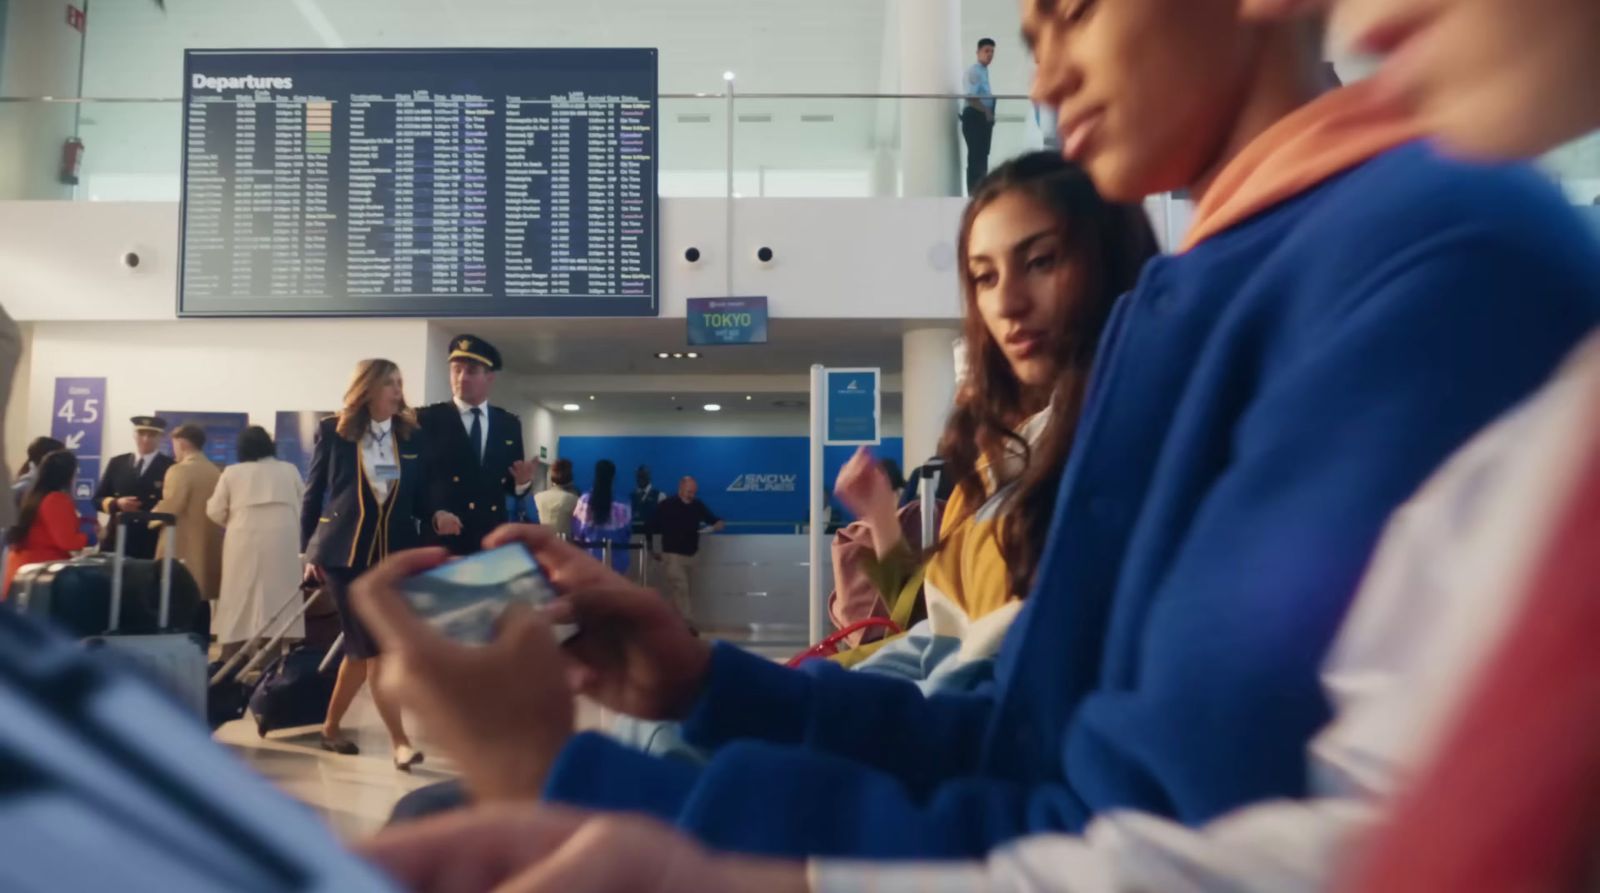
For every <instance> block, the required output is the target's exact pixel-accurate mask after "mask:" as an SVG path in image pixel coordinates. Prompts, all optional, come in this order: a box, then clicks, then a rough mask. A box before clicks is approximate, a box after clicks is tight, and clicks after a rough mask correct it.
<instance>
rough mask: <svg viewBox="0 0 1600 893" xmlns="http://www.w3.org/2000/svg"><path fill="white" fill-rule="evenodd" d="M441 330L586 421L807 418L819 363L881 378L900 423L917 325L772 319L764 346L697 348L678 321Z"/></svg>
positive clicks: (455, 324)
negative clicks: (483, 343)
mask: <svg viewBox="0 0 1600 893" xmlns="http://www.w3.org/2000/svg"><path fill="white" fill-rule="evenodd" d="M438 325H440V326H441V327H442V328H444V329H445V330H446V331H447V332H449V333H450V334H451V336H456V335H461V334H465V333H469V332H470V333H472V334H476V335H479V336H482V337H484V338H487V339H489V341H490V342H491V343H493V344H494V345H495V347H496V348H497V349H498V350H499V351H500V355H501V357H502V358H503V359H504V361H505V367H506V368H505V373H504V380H503V382H502V387H507V388H511V389H513V390H515V391H518V392H520V393H521V394H523V395H524V396H525V397H527V398H530V399H533V400H535V401H537V402H538V403H540V404H542V405H544V406H546V407H548V408H550V409H552V410H560V408H561V406H562V405H563V404H566V403H576V404H579V405H580V406H581V407H582V409H581V410H580V412H581V413H582V414H583V415H584V417H585V418H588V417H591V416H596V415H599V416H604V417H608V418H617V417H619V416H620V417H643V416H652V417H654V418H656V419H658V420H659V419H660V418H661V417H662V416H663V415H666V414H671V413H676V412H684V413H691V412H692V413H694V414H695V415H699V414H700V413H701V412H703V410H701V407H702V406H703V405H704V404H706V403H716V404H719V405H721V406H723V407H724V409H725V416H726V417H729V418H730V419H731V418H733V417H747V416H750V415H758V416H769V417H771V416H785V417H789V418H798V419H803V418H804V417H805V415H806V412H807V408H806V404H805V399H806V394H807V390H808V372H809V370H810V368H811V365H812V364H813V363H816V364H821V365H824V366H833V367H852V366H862V367H870V368H878V369H882V370H883V372H884V376H885V379H884V390H885V394H884V398H883V410H884V412H885V413H887V414H889V415H890V416H898V414H899V411H900V396H899V391H900V376H899V372H900V368H901V353H900V343H901V333H902V332H904V331H905V330H906V329H907V328H908V327H913V326H915V325H916V323H912V322H907V321H903V320H848V321H841V320H785V319H775V320H773V321H772V322H771V331H770V333H769V341H768V343H767V344H764V345H747V346H738V347H697V348H690V347H688V346H687V345H686V344H685V332H686V328H685V327H686V324H685V322H684V320H682V319H625V320H598V319H551V320H535V319H509V320H473V321H459V320H458V321H448V322H441V323H438ZM922 325H926V323H923V324H922ZM691 350H693V351H695V352H698V353H700V354H701V356H700V358H699V359H694V360H690V359H687V358H685V359H681V360H679V359H667V360H662V359H658V358H657V357H656V354H657V353H659V352H662V351H665V352H668V353H674V352H682V353H687V352H689V351H691ZM591 398H592V399H591ZM746 398H749V399H746Z"/></svg>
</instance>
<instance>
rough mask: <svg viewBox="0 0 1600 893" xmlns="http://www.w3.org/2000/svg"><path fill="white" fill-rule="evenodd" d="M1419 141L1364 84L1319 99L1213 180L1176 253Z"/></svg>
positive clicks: (1412, 125)
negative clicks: (1398, 148) (1340, 175)
mask: <svg viewBox="0 0 1600 893" xmlns="http://www.w3.org/2000/svg"><path fill="white" fill-rule="evenodd" d="M1421 135H1422V128H1421V127H1419V126H1417V124H1416V122H1415V121H1413V120H1411V119H1410V118H1409V117H1407V116H1405V115H1403V114H1401V113H1399V112H1397V111H1395V110H1393V109H1392V108H1391V107H1388V106H1384V105H1381V104H1379V103H1378V102H1377V101H1376V100H1375V98H1374V96H1373V89H1372V86H1371V84H1369V83H1359V84H1353V85H1351V86H1349V87H1341V88H1340V89H1338V90H1334V91H1332V92H1330V93H1325V94H1323V95H1322V96H1319V97H1317V98H1316V99H1314V100H1312V101H1311V102H1309V103H1307V104H1306V105H1304V106H1301V107H1300V108H1298V109H1296V110H1295V111H1294V112H1292V113H1290V114H1289V115H1288V116H1286V117H1285V118H1283V119H1282V120H1280V121H1278V122H1277V123H1276V124H1274V125H1272V126H1271V127H1269V128H1267V130H1266V131H1265V132H1264V133H1262V134H1261V135H1260V136H1258V137H1256V138H1255V140H1253V141H1252V142H1251V143H1250V144H1249V145H1248V146H1246V147H1245V148H1244V151H1242V152H1240V153H1239V154H1238V155H1237V156H1235V157H1234V159H1233V160H1232V161H1230V162H1228V164H1227V166H1225V167H1224V168H1223V169H1222V172H1221V173H1219V174H1217V178H1216V180H1215V182H1213V183H1212V184H1211V187H1210V188H1209V189H1207V190H1206V194H1205V197H1204V198H1202V199H1201V200H1200V203H1199V204H1198V205H1197V206H1196V207H1195V216H1194V223H1193V225H1191V226H1190V227H1189V234H1188V235H1187V236H1186V237H1184V240H1183V245H1182V247H1181V248H1179V253H1182V252H1185V251H1188V250H1189V249H1191V248H1193V247H1195V246H1196V245H1199V244H1200V243H1201V242H1204V241H1205V240H1206V239H1209V238H1211V237H1212V236H1215V235H1217V234H1218V233H1221V232H1223V231H1224V230H1227V229H1229V228H1231V227H1233V226H1235V225H1236V224H1239V223H1242V222H1243V221H1245V220H1247V219H1249V218H1250V217H1253V216H1255V215H1256V214H1259V213H1261V212H1262V211H1265V210H1267V209H1268V208H1271V207H1273V206H1275V205H1278V204H1281V203H1282V202H1285V201H1287V200H1289V199H1291V198H1293V197H1295V196H1297V195H1299V194H1300V193H1302V192H1305V191H1306V190H1307V189H1310V188H1312V187H1313V186H1316V185H1317V184H1318V183H1321V182H1322V181H1324V180H1326V179H1328V178H1329V177H1332V176H1334V175H1335V174H1339V173H1342V172H1344V171H1347V170H1349V169H1350V168H1352V167H1355V166H1356V165H1358V164H1361V163H1362V162H1365V161H1367V160H1368V159H1370V158H1373V157H1374V156H1376V155H1380V154H1382V153H1384V152H1387V151H1389V150H1390V149H1393V148H1395V147H1396V146H1399V145H1402V144H1404V143H1408V142H1411V141H1412V140H1414V139H1417V138H1418V137H1420V136H1421Z"/></svg>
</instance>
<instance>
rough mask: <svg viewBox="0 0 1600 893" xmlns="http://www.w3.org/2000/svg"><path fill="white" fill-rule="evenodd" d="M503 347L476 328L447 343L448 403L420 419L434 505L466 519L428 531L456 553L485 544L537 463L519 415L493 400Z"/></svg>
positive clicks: (524, 489)
mask: <svg viewBox="0 0 1600 893" xmlns="http://www.w3.org/2000/svg"><path fill="white" fill-rule="evenodd" d="M501 368H502V366H501V363H500V352H499V351H498V350H495V348H494V345H492V344H490V343H489V342H487V341H485V340H483V339H482V338H479V337H477V336H475V335H461V336H459V337H457V338H455V339H454V340H452V341H451V342H450V392H451V393H452V394H454V395H455V397H454V399H453V400H451V401H450V402H448V403H435V404H433V405H431V406H424V407H423V408H422V409H420V410H418V412H417V422H418V423H419V424H420V425H421V426H422V430H423V432H424V433H425V434H426V435H427V437H428V444H429V462H428V488H429V492H430V495H431V504H432V505H433V506H434V508H436V509H442V510H444V511H448V512H450V513H452V514H454V515H455V516H456V517H458V518H460V519H461V526H462V530H461V533H460V534H459V535H454V536H446V535H441V534H439V533H436V532H434V531H432V530H431V529H430V530H428V531H426V532H425V535H426V537H427V539H428V541H429V543H430V544H433V545H440V546H444V547H445V548H448V549H449V550H450V551H451V552H454V553H455V554H457V555H470V554H472V553H474V552H477V551H479V550H480V549H482V548H483V538H484V537H485V536H487V535H488V534H489V532H490V531H492V530H494V529H495V528H496V527H499V526H500V525H501V524H504V523H505V522H506V520H507V517H506V502H507V500H508V498H510V497H513V496H516V497H520V496H523V495H524V494H526V493H527V492H528V490H529V489H530V488H531V487H532V486H533V475H534V468H535V467H534V464H533V463H531V462H529V461H527V460H526V455H527V454H526V453H525V452H524V451H523V447H522V420H521V419H519V418H517V416H516V415H515V414H513V413H511V412H508V411H506V410H504V409H501V408H500V407H498V406H490V405H489V392H490V391H491V390H492V389H493V387H494V380H495V373H497V372H499V371H500V369H501Z"/></svg>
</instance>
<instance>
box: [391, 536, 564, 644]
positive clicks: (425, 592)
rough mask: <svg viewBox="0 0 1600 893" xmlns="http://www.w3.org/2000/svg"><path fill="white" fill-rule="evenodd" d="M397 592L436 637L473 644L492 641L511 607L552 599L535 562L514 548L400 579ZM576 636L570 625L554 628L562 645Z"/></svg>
mask: <svg viewBox="0 0 1600 893" xmlns="http://www.w3.org/2000/svg"><path fill="white" fill-rule="evenodd" d="M400 591H401V592H402V593H404V595H405V597H406V600H407V601H408V602H410V604H411V608H412V610H414V611H416V612H417V613H418V614H419V615H421V616H422V617H423V618H424V619H426V620H427V621H428V622H429V623H431V624H433V625H434V626H435V627H437V628H438V629H439V631H440V632H441V633H443V634H444V635H446V636H448V637H450V638H452V639H455V640H456V641H458V642H467V643H470V644H477V645H481V644H484V643H487V642H488V641H489V640H491V639H493V638H494V627H495V624H496V623H497V622H499V620H500V615H501V614H503V613H504V612H505V610H506V607H507V606H508V605H510V604H511V603H512V602H522V603H524V604H527V605H530V606H533V607H538V606H539V605H542V604H544V603H545V602H548V601H550V600H551V599H553V598H555V597H556V591H555V588H554V587H552V586H551V585H550V580H549V578H547V577H546V576H545V574H544V570H543V569H542V568H540V567H539V562H537V561H535V560H534V557H533V556H532V555H531V554H529V552H528V550H527V549H526V548H524V547H523V546H522V545H521V544H520V543H512V544H511V545H508V546H501V547H500V548H498V549H490V550H489V551H487V552H479V553H478V554H476V555H471V556H468V557H466V558H462V559H459V560H457V561H452V562H450V563H449V564H443V565H440V566H439V567H436V568H434V569H433V570H430V571H428V572H426V573H422V574H418V575H417V576H415V577H412V578H410V579H408V580H406V581H405V583H404V584H402V585H401V590H400ZM576 632H577V627H575V626H561V627H557V628H556V633H557V638H558V639H559V640H560V641H563V642H564V641H566V640H567V639H569V638H571V637H572V636H573V635H574V634H575V633H576Z"/></svg>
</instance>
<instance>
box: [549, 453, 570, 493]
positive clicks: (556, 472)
mask: <svg viewBox="0 0 1600 893" xmlns="http://www.w3.org/2000/svg"><path fill="white" fill-rule="evenodd" d="M550 483H552V484H555V485H556V486H557V487H565V486H566V485H568V484H570V483H572V460H571V459H557V460H556V462H555V464H554V465H552V466H550Z"/></svg>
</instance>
